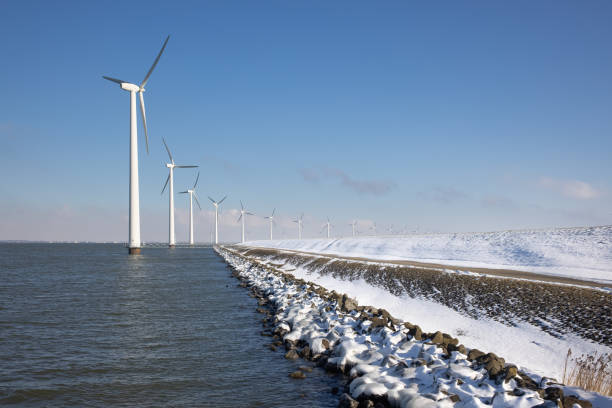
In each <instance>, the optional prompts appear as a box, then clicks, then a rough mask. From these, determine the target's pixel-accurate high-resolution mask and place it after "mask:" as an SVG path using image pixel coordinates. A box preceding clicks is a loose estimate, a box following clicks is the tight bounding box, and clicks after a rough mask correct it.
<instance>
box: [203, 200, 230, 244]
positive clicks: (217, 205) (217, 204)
mask: <svg viewBox="0 0 612 408" xmlns="http://www.w3.org/2000/svg"><path fill="white" fill-rule="evenodd" d="M226 198H227V196H225V197H223V198H222V199H221V201H219V202H216V201H215V200H213V199H212V198H210V196H209V197H208V199H209V200H210V201H211V202H212V203H213V205H214V206H215V244H218V243H219V206H220V205H221V203H222V202H223V201H225V199H226Z"/></svg>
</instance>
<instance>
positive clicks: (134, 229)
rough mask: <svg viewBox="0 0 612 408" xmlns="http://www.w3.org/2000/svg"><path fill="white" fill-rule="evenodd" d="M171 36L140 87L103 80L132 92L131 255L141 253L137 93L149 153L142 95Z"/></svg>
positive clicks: (116, 80) (113, 79) (129, 241)
mask: <svg viewBox="0 0 612 408" xmlns="http://www.w3.org/2000/svg"><path fill="white" fill-rule="evenodd" d="M169 39H170V36H168V37H166V41H164V45H163V46H162V48H161V51H160V52H159V54H157V58H155V61H154V62H153V65H152V66H151V68H150V69H149V72H147V75H146V76H145V78H144V79H143V80H142V83H141V84H140V86H139V85H134V84H132V83H129V82H126V81H122V80H120V79H117V78H111V77H107V76H102V78H104V79H107V80H109V81H112V82H115V83H117V84H119V86H120V87H121V89H123V90H124V91H129V92H130V204H129V207H130V211H129V226H130V227H129V238H128V248H129V249H128V250H129V253H130V254H139V253H140V246H141V242H140V192H139V188H138V125H137V123H136V92H138V96H139V97H140V112H141V114H142V124H143V126H144V132H145V142H146V146H147V153H149V135H148V134H147V115H146V113H145V104H144V97H143V95H142V93H143V92H144V91H145V85H146V84H147V81H148V80H149V77H150V76H151V73H152V72H153V70H154V69H155V66H156V65H157V62H158V61H159V58H160V57H161V55H162V53H163V52H164V48H166V44H168V40H169Z"/></svg>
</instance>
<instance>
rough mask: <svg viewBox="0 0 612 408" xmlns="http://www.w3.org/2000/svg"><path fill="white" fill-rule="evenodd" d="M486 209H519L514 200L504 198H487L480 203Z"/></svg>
mask: <svg viewBox="0 0 612 408" xmlns="http://www.w3.org/2000/svg"><path fill="white" fill-rule="evenodd" d="M480 203H481V204H482V206H483V207H485V208H499V209H503V210H511V209H516V208H518V205H517V204H516V202H514V200H512V199H511V198H508V197H503V196H486V197H483V198H482V200H481V201H480Z"/></svg>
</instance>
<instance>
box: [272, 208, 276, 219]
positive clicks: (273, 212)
mask: <svg viewBox="0 0 612 408" xmlns="http://www.w3.org/2000/svg"><path fill="white" fill-rule="evenodd" d="M274 211H276V208H275V209H273V210H272V217H274Z"/></svg>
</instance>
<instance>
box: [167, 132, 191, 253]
mask: <svg viewBox="0 0 612 408" xmlns="http://www.w3.org/2000/svg"><path fill="white" fill-rule="evenodd" d="M162 142H164V146H165V147H166V151H167V152H168V156H169V157H170V163H166V167H167V168H168V169H169V171H170V172H169V174H168V178H167V179H166V183H165V184H164V188H162V191H161V193H162V194H164V190H166V186H167V185H168V182H169V183H170V188H169V191H168V193H169V195H170V203H169V206H168V207H169V215H168V246H169V247H170V248H173V247H174V245H175V244H176V243H175V240H174V169H175V168H176V169H189V168H193V167H198V166H192V165H189V166H179V165H177V164H174V159H173V158H172V153H170V149H169V148H168V145H167V144H166V139H164V138H163V137H162ZM198 175H199V173H198Z"/></svg>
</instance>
